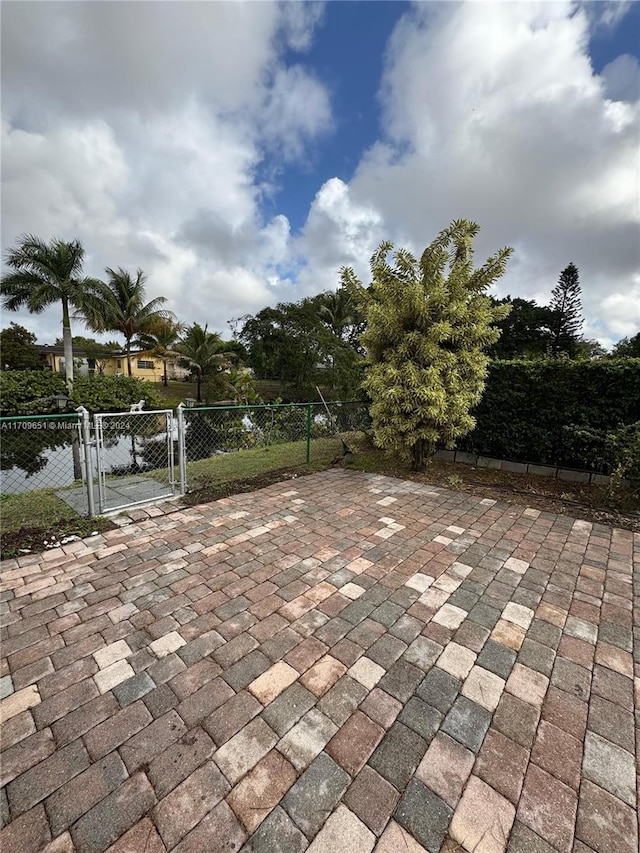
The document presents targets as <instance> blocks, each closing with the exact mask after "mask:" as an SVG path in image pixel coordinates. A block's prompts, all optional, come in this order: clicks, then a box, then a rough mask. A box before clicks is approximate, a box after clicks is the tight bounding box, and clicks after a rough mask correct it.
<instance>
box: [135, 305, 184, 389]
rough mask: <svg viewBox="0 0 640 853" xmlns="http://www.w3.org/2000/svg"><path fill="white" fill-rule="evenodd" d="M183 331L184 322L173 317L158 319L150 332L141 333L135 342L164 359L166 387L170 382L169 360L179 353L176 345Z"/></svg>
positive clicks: (164, 381) (163, 376)
mask: <svg viewBox="0 0 640 853" xmlns="http://www.w3.org/2000/svg"><path fill="white" fill-rule="evenodd" d="M183 332H184V323H178V322H176V321H175V320H171V319H166V320H158V321H157V323H155V324H154V325H153V326H152V327H151V328H150V329H149V331H148V332H143V333H142V334H140V335H139V336H138V340H137V341H136V342H135V343H136V344H137V345H139V346H141V347H143V348H144V349H148V350H151V352H153V354H154V355H156V356H157V357H158V358H159V359H160V360H161V361H162V364H163V366H164V370H163V373H162V384H163V385H164V386H165V388H166V387H167V385H168V384H169V380H168V377H167V362H168V361H169V360H170V359H172V358H175V357H176V356H177V355H178V353H177V351H176V349H175V346H176V344H177V343H178V341H179V340H180V335H181V334H182V333H183Z"/></svg>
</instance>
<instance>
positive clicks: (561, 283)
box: [549, 263, 582, 357]
mask: <svg viewBox="0 0 640 853" xmlns="http://www.w3.org/2000/svg"><path fill="white" fill-rule="evenodd" d="M580 294H581V289H580V279H579V274H578V268H577V267H576V265H575V264H573V263H571V264H569V266H568V267H565V268H564V269H563V270H562V272H561V273H560V278H559V279H558V283H557V284H556V286H555V287H554V288H553V290H552V292H551V303H550V305H549V308H550V309H551V311H552V312H553V319H552V322H551V353H552V354H553V355H555V356H558V355H560V354H561V353H566V354H567V355H569V356H570V357H573V356H575V354H576V351H577V345H578V341H579V340H580V329H581V328H582V303H581V301H580Z"/></svg>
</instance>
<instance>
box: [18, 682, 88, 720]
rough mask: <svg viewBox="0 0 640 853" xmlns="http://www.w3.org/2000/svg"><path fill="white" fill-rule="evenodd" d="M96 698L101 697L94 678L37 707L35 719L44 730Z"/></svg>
mask: <svg viewBox="0 0 640 853" xmlns="http://www.w3.org/2000/svg"><path fill="white" fill-rule="evenodd" d="M96 696H99V692H98V688H97V687H96V685H95V683H94V681H93V678H86V679H85V680H84V681H80V682H78V683H77V684H73V685H72V686H71V687H67V689H66V690H63V691H62V692H61V693H56V694H55V695H54V696H51V697H50V698H49V699H45V700H44V702H41V703H40V704H39V705H37V706H36V707H35V708H34V709H33V712H32V713H33V718H34V720H35V721H36V725H37V726H38V728H40V729H42V728H44V727H45V726H50V725H51V723H53V722H54V721H55V720H59V719H60V718H61V717H64V716H65V714H68V713H69V711H75V709H76V708H80V707H81V706H82V705H85V704H86V703H87V702H89V701H90V700H91V699H95V698H96Z"/></svg>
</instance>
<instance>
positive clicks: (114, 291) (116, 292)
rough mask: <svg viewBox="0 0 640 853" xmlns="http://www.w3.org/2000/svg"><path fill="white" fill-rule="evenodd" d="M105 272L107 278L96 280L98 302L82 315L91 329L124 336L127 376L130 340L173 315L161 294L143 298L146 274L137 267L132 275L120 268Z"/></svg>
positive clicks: (148, 332)
mask: <svg viewBox="0 0 640 853" xmlns="http://www.w3.org/2000/svg"><path fill="white" fill-rule="evenodd" d="M106 273H107V276H108V279H107V281H106V282H100V291H99V292H100V296H101V304H100V305H98V306H96V310H93V311H90V312H88V313H87V314H86V317H87V323H88V325H89V326H90V327H91V328H92V329H93V330H94V331H95V332H120V334H122V335H123V336H124V340H125V345H124V352H125V355H126V358H127V373H128V374H129V376H131V375H132V370H131V345H132V343H133V341H134V339H135V338H138V337H139V336H140V335H144V334H150V333H151V331H152V329H153V328H154V327H155V326H156V325H157V324H158V323H159V322H160V321H162V320H169V319H173V314H172V313H171V311H166V310H165V309H164V308H162V305H164V303H165V302H166V301H167V300H166V299H165V297H164V296H158V297H156V298H155V299H152V300H151V301H150V302H146V301H145V300H146V281H147V277H146V276H145V274H144V273H143V272H142V270H140V269H139V270H137V272H136V275H135V277H133V276H132V275H131V274H130V273H128V272H127V271H126V270H123V269H122V268H121V267H119V268H118V269H117V270H112V269H111V268H110V267H107V269H106Z"/></svg>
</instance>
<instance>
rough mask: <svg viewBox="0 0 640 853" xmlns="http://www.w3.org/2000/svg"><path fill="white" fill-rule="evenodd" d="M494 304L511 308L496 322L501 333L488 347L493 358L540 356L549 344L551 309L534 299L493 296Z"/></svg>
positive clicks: (552, 316) (551, 319)
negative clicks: (495, 298)
mask: <svg viewBox="0 0 640 853" xmlns="http://www.w3.org/2000/svg"><path fill="white" fill-rule="evenodd" d="M493 304H494V305H508V306H509V307H510V308H511V310H510V311H509V313H508V314H507V316H506V317H503V318H502V320H499V321H498V322H497V323H496V328H498V329H500V337H499V338H498V340H497V341H496V342H495V344H493V345H492V346H491V347H489V350H488V354H489V355H490V356H491V357H492V358H500V359H513V358H542V357H544V356H545V355H547V353H548V350H549V347H550V345H551V325H552V323H553V321H554V314H553V311H552V310H551V309H550V308H548V307H546V306H544V305H538V304H537V303H536V302H534V300H533V299H519V298H516V299H511V297H510V296H507V297H506V299H498V300H493Z"/></svg>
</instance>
